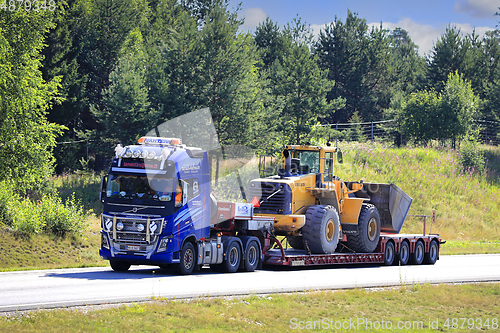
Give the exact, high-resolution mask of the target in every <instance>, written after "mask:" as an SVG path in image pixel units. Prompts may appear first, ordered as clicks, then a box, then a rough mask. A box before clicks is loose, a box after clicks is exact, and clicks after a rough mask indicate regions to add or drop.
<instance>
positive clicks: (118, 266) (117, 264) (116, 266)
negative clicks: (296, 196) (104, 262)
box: [109, 260, 130, 272]
mask: <svg viewBox="0 0 500 333" xmlns="http://www.w3.org/2000/svg"><path fill="white" fill-rule="evenodd" d="M109 265H110V266H111V268H112V269H113V270H114V271H115V272H126V271H128V269H129V268H130V263H128V262H126V261H116V260H110V261H109Z"/></svg>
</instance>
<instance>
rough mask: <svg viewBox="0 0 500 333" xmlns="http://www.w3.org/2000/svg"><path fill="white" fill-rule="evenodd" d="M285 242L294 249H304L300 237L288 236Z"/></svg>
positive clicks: (302, 240)
mask: <svg viewBox="0 0 500 333" xmlns="http://www.w3.org/2000/svg"><path fill="white" fill-rule="evenodd" d="M286 240H287V242H288V245H290V246H291V247H293V248H294V249H297V250H303V249H304V239H303V238H302V236H288V237H287V238H286Z"/></svg>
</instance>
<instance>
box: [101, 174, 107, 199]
mask: <svg viewBox="0 0 500 333" xmlns="http://www.w3.org/2000/svg"><path fill="white" fill-rule="evenodd" d="M107 187H108V176H107V175H106V176H104V177H102V179H101V191H100V192H99V200H100V201H101V202H103V200H104V199H103V197H104V196H103V193H106V188H107Z"/></svg>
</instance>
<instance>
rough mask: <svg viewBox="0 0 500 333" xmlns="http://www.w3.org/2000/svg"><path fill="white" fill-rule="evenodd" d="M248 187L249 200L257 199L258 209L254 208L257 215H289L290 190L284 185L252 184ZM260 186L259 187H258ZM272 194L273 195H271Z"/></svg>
mask: <svg viewBox="0 0 500 333" xmlns="http://www.w3.org/2000/svg"><path fill="white" fill-rule="evenodd" d="M253 184H255V186H250V190H249V192H250V196H249V198H253V197H255V196H256V197H258V198H259V201H260V202H261V204H260V207H256V208H254V212H255V213H257V214H290V212H289V211H290V210H291V207H289V203H290V201H291V197H292V196H291V190H290V187H289V186H288V185H286V184H279V183H266V182H262V183H253ZM259 185H260V186H259ZM273 193H274V194H273Z"/></svg>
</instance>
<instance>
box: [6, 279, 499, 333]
mask: <svg viewBox="0 0 500 333" xmlns="http://www.w3.org/2000/svg"><path fill="white" fill-rule="evenodd" d="M499 295H500V284H469V285H439V286H436V285H412V286H403V287H400V288H390V289H377V290H373V289H368V290H365V289H353V290H339V291H321V292H310V293H297V294H278V295H262V296H256V295H254V296H247V297H243V298H209V299H195V300H191V301H175V300H163V301H162V300H160V301H154V302H149V303H134V304H129V305H124V306H121V307H118V308H110V309H104V310H89V309H83V310H41V311H35V312H29V313H24V314H22V315H17V316H12V317H6V318H0V331H15V332H34V331H36V332H45V331H49V332H75V331H76V332H132V331H140V332H166V331H175V332H193V331H203V332H286V331H302V330H300V329H298V328H299V325H301V327H304V328H307V327H308V325H310V327H313V326H314V323H315V322H316V328H317V329H316V330H315V331H332V332H333V331H337V332H352V331H357V330H359V331H370V332H371V331H381V332H383V331H387V329H382V328H381V329H379V330H375V329H373V327H376V326H375V325H377V324H376V323H377V322H378V324H379V325H382V320H383V321H384V323H385V324H384V325H385V328H387V327H389V326H388V325H389V324H388V322H390V323H391V325H392V330H394V331H397V332H402V331H404V332H409V331H418V332H435V331H438V329H439V330H441V331H443V330H444V331H448V330H450V331H456V330H458V329H459V330H460V331H464V332H465V331H467V332H470V331H479V323H480V322H481V324H483V325H484V324H486V320H488V325H490V329H491V330H498V327H499V325H500V323H499V320H500V297H499ZM454 318H455V319H456V320H454ZM461 318H465V320H463V319H461ZM447 319H448V322H446V320H447ZM358 320H359V326H357V325H358ZM471 320H472V321H471ZM349 321H351V322H354V323H355V325H356V326H350V324H349ZM368 322H371V325H372V329H370V326H369V325H370V324H368ZM400 322H401V324H400V325H403V327H404V325H409V326H407V327H406V328H405V329H403V330H399V329H397V325H398V323H400ZM335 323H338V324H337V325H342V324H343V323H347V324H344V325H346V326H345V327H344V329H342V328H341V329H335ZM446 323H448V325H449V327H448V328H447V327H446V326H445V325H446ZM436 325H437V326H436ZM453 325H456V327H453ZM469 325H470V326H469ZM294 328H295V329H294ZM320 328H322V329H320ZM346 328H347V329H346ZM436 328H438V329H436ZM484 328H486V327H485V326H483V329H484Z"/></svg>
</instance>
